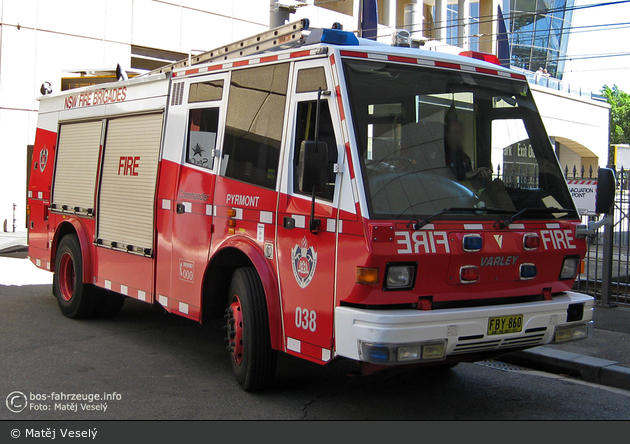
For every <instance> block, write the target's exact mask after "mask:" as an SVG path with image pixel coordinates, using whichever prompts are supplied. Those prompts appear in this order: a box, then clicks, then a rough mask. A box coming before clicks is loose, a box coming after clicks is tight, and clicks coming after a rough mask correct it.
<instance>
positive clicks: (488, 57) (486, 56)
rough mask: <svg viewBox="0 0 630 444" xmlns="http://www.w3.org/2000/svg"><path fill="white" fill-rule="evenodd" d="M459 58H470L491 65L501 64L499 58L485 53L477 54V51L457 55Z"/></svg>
mask: <svg viewBox="0 0 630 444" xmlns="http://www.w3.org/2000/svg"><path fill="white" fill-rule="evenodd" d="M459 55H460V56H464V57H471V58H473V59H477V60H483V61H484V62H488V63H492V64H495V65H499V66H501V62H500V61H499V58H498V57H497V56H495V55H494V54H488V53H486V52H478V51H462V52H460V53H459Z"/></svg>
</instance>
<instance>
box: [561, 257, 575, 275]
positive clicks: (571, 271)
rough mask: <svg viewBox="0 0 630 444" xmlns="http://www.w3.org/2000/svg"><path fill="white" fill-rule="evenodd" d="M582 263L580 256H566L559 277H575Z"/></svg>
mask: <svg viewBox="0 0 630 444" xmlns="http://www.w3.org/2000/svg"><path fill="white" fill-rule="evenodd" d="M579 265H580V258H579V256H566V257H565V258H564V262H562V270H561V271H560V278H559V279H575V275H576V274H577V271H578V267H579Z"/></svg>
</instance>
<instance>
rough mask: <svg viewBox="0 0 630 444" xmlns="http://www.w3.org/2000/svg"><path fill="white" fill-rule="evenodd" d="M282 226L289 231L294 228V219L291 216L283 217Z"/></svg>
mask: <svg viewBox="0 0 630 444" xmlns="http://www.w3.org/2000/svg"><path fill="white" fill-rule="evenodd" d="M282 226H283V227H284V228H286V229H287V230H291V229H293V228H295V219H293V218H292V217H291V216H284V221H283V222H282Z"/></svg>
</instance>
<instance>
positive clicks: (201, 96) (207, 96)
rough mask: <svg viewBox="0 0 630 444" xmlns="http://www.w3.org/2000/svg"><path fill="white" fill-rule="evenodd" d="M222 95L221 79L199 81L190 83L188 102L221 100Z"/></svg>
mask: <svg viewBox="0 0 630 444" xmlns="http://www.w3.org/2000/svg"><path fill="white" fill-rule="evenodd" d="M222 97H223V80H213V81H210V82H199V83H193V84H191V85H190V91H189V93H188V103H195V102H208V101H210V100H221V98H222Z"/></svg>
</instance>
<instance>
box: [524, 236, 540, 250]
mask: <svg viewBox="0 0 630 444" xmlns="http://www.w3.org/2000/svg"><path fill="white" fill-rule="evenodd" d="M538 247H540V236H538V235H537V234H535V233H527V234H526V235H525V236H523V248H524V249H525V250H535V249H536V248H538Z"/></svg>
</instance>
